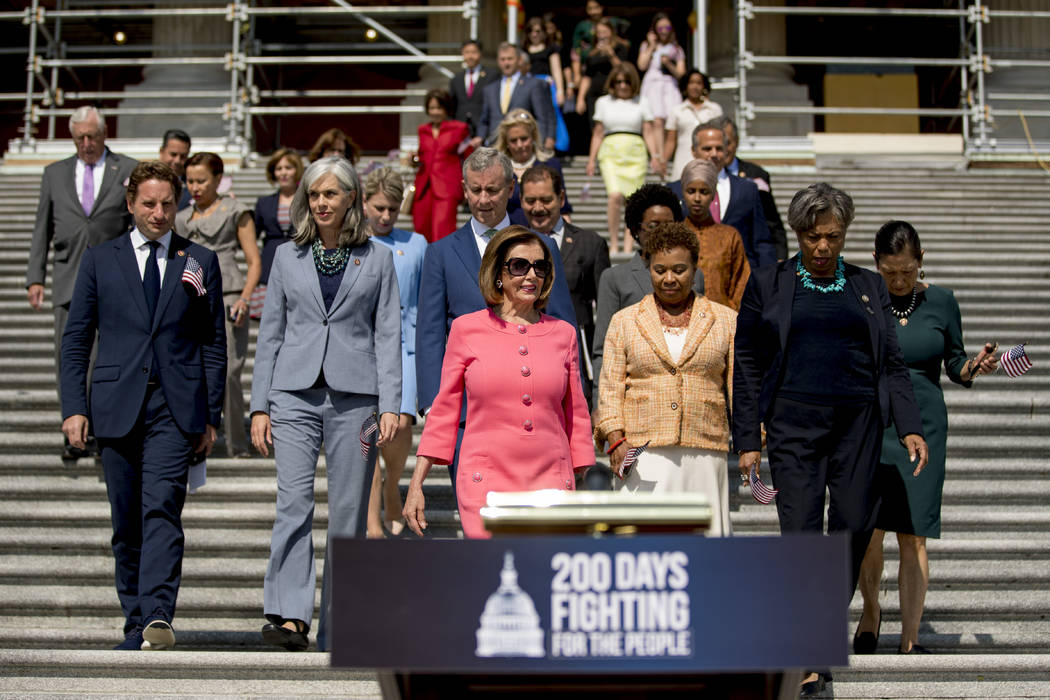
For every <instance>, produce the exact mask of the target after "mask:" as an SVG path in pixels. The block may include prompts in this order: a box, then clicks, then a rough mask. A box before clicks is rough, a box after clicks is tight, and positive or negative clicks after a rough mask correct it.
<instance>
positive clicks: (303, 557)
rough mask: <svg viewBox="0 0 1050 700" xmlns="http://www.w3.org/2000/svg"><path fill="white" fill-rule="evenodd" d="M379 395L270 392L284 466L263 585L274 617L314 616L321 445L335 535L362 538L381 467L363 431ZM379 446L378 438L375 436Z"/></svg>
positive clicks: (321, 641) (321, 632) (324, 590)
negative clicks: (365, 445)
mask: <svg viewBox="0 0 1050 700" xmlns="http://www.w3.org/2000/svg"><path fill="white" fill-rule="evenodd" d="M376 401H377V397H376V396H369V395H367V394H347V393H343V392H341V391H334V390H332V389H328V388H318V389H304V390H302V391H276V390H275V391H271V392H270V420H271V421H272V423H273V448H274V455H275V457H276V460H277V463H278V464H279V465H280V468H279V469H278V470H277V519H276V520H275V521H274V525H273V537H272V540H271V543H270V564H269V566H268V567H267V569H266V579H265V582H264V585H263V609H264V610H265V611H266V614H267V615H276V616H279V617H282V618H289V619H295V620H305V621H307V622H309V621H310V619H311V618H312V617H313V609H314V590H315V588H316V585H317V580H316V574H315V571H314V540H313V516H314V474H315V471H316V468H317V457H318V454H319V452H320V447H321V444H322V443H323V444H324V448H325V462H326V464H327V472H328V537H329V538H332V537H357V536H358V535H359V534H362V533H364V531H365V517H366V515H367V514H368V491H369V488H370V487H371V485H372V471H373V470H374V469H375V465H376V458H375V456H376V452H377V451H376V450H375V449H374V448H373V449H372V450H370V452H369V460H368V462H367V463H366V462H365V459H364V457H363V456H362V455H361V448H360V442H359V440H358V436H359V434H360V431H361V425H362V423H364V422H365V421H366V420H368V418H369V416H371V415H373V414H374V413H375V412H376V408H377V403H376ZM372 440H373V443H374V440H375V438H374V436H373V438H372ZM327 560H328V556H327V553H326V555H325V562H326V565H325V580H324V583H323V585H322V587H321V610H322V615H321V618H320V626H319V628H318V633H317V639H318V646H319V647H322V648H323V647H325V646H327V644H326V638H327V624H326V619H325V617H326V616H325V615H324V614H323V612H324V611H326V610H327V609H328V601H327V598H328V590H329V583H330V580H329V579H330V574H329V572H328V566H327Z"/></svg>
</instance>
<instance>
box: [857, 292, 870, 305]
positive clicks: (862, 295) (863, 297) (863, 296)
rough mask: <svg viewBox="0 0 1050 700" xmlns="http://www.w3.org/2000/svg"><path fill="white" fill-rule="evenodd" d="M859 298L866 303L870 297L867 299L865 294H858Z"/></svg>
mask: <svg viewBox="0 0 1050 700" xmlns="http://www.w3.org/2000/svg"><path fill="white" fill-rule="evenodd" d="M860 300H861V301H863V302H864V303H865V304H867V303H868V302H869V301H871V300H870V299H868V295H867V294H861V295H860Z"/></svg>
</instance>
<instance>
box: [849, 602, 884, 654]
mask: <svg viewBox="0 0 1050 700" xmlns="http://www.w3.org/2000/svg"><path fill="white" fill-rule="evenodd" d="M880 632H882V610H879V621H878V623H877V624H876V625H875V632H874V633H872V632H861V631H860V629H858V630H857V633H856V634H854V635H853V653H854V654H874V653H875V650H876V649H877V648H878V647H879V633H880Z"/></svg>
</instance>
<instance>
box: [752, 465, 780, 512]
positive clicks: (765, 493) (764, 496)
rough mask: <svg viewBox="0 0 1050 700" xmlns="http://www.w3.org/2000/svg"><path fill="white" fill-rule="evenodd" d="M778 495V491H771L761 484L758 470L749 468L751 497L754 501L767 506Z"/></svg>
mask: <svg viewBox="0 0 1050 700" xmlns="http://www.w3.org/2000/svg"><path fill="white" fill-rule="evenodd" d="M778 493H780V490H779V489H771V488H769V487H768V486H766V485H765V484H763V483H762V480H761V479H759V478H758V470H757V469H755V468H754V467H751V495H752V496H754V497H755V500H756V501H758V502H759V503H761V504H762V505H764V506H767V505H769V504H770V503H772V502H773V499H774V498H776V496H777V494H778Z"/></svg>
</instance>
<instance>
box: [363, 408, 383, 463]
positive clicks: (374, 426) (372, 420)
mask: <svg viewBox="0 0 1050 700" xmlns="http://www.w3.org/2000/svg"><path fill="white" fill-rule="evenodd" d="M377 430H379V423H377V422H376V414H374V413H373V414H372V415H370V416H369V417H368V419H367V420H365V422H364V423H362V424H361V435H360V436H359V437H358V439H359V440H360V441H361V456H362V457H364V458H365V461H367V460H368V450H369V449H371V447H372V435H373V434H374V433H375V432H376V431H377Z"/></svg>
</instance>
